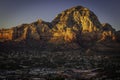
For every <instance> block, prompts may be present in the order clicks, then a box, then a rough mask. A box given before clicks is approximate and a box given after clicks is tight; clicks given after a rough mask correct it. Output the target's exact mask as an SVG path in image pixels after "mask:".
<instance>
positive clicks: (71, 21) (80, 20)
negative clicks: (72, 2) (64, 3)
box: [52, 6, 101, 32]
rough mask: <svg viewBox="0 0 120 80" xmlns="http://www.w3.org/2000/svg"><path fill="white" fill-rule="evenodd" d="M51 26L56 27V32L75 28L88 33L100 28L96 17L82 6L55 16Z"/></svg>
mask: <svg viewBox="0 0 120 80" xmlns="http://www.w3.org/2000/svg"><path fill="white" fill-rule="evenodd" d="M52 24H53V25H54V26H56V28H57V29H58V30H61V29H65V28H67V27H69V28H73V27H74V26H77V27H79V28H80V29H82V31H88V32H92V31H97V30H99V29H100V27H101V24H100V22H99V20H98V19H97V16H96V15H95V14H94V13H93V12H92V11H90V10H89V9H88V8H85V7H82V6H77V7H73V8H70V9H67V10H65V11H63V12H62V13H60V14H58V15H57V16H56V18H55V19H54V20H53V21H52ZM73 30H74V28H73ZM75 30H76V29H75Z"/></svg>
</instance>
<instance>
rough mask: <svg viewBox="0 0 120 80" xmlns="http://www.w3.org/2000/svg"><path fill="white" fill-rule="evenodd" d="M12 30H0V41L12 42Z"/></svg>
mask: <svg viewBox="0 0 120 80" xmlns="http://www.w3.org/2000/svg"><path fill="white" fill-rule="evenodd" d="M13 32H14V31H13V29H1V30H0V41H4V40H12V39H13Z"/></svg>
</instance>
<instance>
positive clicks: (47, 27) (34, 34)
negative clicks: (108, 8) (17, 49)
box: [0, 6, 116, 43]
mask: <svg viewBox="0 0 120 80" xmlns="http://www.w3.org/2000/svg"><path fill="white" fill-rule="evenodd" d="M108 37H109V39H110V40H115V39H116V36H115V29H113V28H112V27H111V25H109V24H108V23H105V24H101V23H100V21H99V20H98V18H97V16H96V15H95V14H94V13H93V12H92V11H90V10H89V9H88V8H85V7H82V6H76V7H73V8H70V9H67V10H65V11H63V12H62V13H60V14H58V15H57V16H56V17H55V19H54V20H53V21H52V22H51V23H49V22H45V21H42V20H41V19H40V20H38V21H36V22H33V23H31V24H22V25H19V26H16V27H13V28H10V29H1V30H0V41H23V40H37V41H42V40H43V41H46V42H52V43H54V42H56V43H64V42H80V43H81V42H82V41H93V40H94V41H101V40H106V39H107V38H108Z"/></svg>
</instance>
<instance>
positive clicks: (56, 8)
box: [0, 0, 120, 30]
mask: <svg viewBox="0 0 120 80" xmlns="http://www.w3.org/2000/svg"><path fill="white" fill-rule="evenodd" d="M78 5H81V6H84V7H87V8H89V9H90V10H91V11H93V12H94V13H95V14H96V15H97V16H98V19H99V21H100V22H101V23H110V24H111V25H112V26H113V28H115V29H116V30H120V0H0V29H1V28H10V27H14V26H17V25H21V24H23V23H31V22H34V21H36V20H38V19H42V20H44V21H47V22H51V21H52V20H53V19H54V18H55V16H56V15H57V14H59V13H61V12H62V11H64V10H66V9H68V8H71V7H74V6H78Z"/></svg>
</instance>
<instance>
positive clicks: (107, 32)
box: [101, 23, 116, 40]
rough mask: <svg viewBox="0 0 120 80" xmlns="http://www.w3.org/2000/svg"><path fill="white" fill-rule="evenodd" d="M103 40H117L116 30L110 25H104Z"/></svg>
mask: <svg viewBox="0 0 120 80" xmlns="http://www.w3.org/2000/svg"><path fill="white" fill-rule="evenodd" d="M102 29H103V30H102V34H101V40H115V38H116V36H115V29H113V28H112V26H111V25H110V24H108V23H104V24H102Z"/></svg>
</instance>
